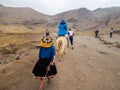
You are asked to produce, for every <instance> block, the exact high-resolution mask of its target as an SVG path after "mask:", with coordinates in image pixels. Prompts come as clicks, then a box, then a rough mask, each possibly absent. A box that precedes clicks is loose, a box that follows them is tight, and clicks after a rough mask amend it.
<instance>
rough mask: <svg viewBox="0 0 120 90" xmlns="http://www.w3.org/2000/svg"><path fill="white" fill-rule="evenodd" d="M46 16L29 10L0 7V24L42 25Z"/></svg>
mask: <svg viewBox="0 0 120 90" xmlns="http://www.w3.org/2000/svg"><path fill="white" fill-rule="evenodd" d="M47 17H48V15H45V14H42V13H39V12H37V11H35V10H33V9H31V8H28V7H26V8H16V7H0V21H1V22H0V23H1V24H3V23H8V24H11V23H12V24H14V23H15V24H16V23H23V24H27V23H28V24H34V23H36V24H37V23H38V24H39V23H44V21H46V18H47Z"/></svg>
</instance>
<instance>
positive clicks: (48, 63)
mask: <svg viewBox="0 0 120 90" xmlns="http://www.w3.org/2000/svg"><path fill="white" fill-rule="evenodd" d="M55 55H56V52H55V47H54V42H53V38H52V37H51V36H49V35H45V36H43V37H42V38H41V39H40V49H39V59H38V61H37V62H36V64H35V65H34V67H33V70H32V73H33V74H34V75H35V76H36V77H38V78H39V80H40V90H43V86H44V80H45V78H46V77H47V78H48V80H50V79H51V78H53V77H54V76H55V75H56V74H57V69H56V65H55ZM48 68H49V69H48Z"/></svg>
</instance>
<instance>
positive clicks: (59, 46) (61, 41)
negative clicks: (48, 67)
mask: <svg viewBox="0 0 120 90" xmlns="http://www.w3.org/2000/svg"><path fill="white" fill-rule="evenodd" d="M66 47H67V39H66V37H65V36H60V37H58V38H57V40H56V50H57V55H58V59H59V61H61V59H62V56H63V55H64V54H65V53H66V50H65V48H66Z"/></svg>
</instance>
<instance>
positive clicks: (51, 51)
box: [39, 46, 55, 59]
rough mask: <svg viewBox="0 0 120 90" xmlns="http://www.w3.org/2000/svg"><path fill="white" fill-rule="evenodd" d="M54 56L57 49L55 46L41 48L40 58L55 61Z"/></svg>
mask: <svg viewBox="0 0 120 90" xmlns="http://www.w3.org/2000/svg"><path fill="white" fill-rule="evenodd" d="M54 55H55V47H54V46H51V47H49V48H43V47H41V48H40V50H39V58H48V59H53V56H54Z"/></svg>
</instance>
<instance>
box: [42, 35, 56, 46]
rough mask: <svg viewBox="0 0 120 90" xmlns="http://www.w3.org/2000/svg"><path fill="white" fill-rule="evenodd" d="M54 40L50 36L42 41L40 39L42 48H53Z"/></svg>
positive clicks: (44, 37)
mask: <svg viewBox="0 0 120 90" xmlns="http://www.w3.org/2000/svg"><path fill="white" fill-rule="evenodd" d="M53 44H54V43H53V39H52V37H50V36H43V37H42V38H41V39H40V46H41V47H46V48H48V47H51V46H52V45H53Z"/></svg>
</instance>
